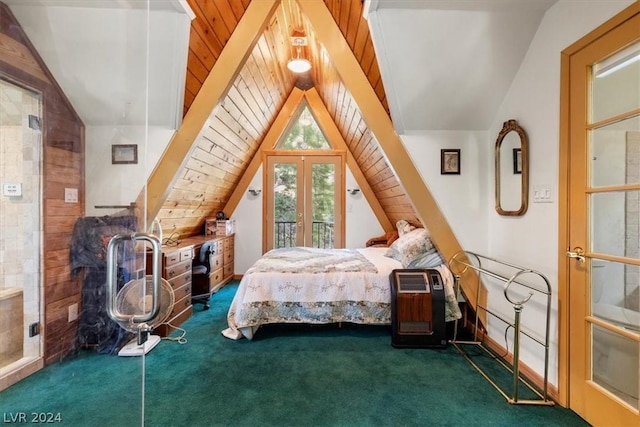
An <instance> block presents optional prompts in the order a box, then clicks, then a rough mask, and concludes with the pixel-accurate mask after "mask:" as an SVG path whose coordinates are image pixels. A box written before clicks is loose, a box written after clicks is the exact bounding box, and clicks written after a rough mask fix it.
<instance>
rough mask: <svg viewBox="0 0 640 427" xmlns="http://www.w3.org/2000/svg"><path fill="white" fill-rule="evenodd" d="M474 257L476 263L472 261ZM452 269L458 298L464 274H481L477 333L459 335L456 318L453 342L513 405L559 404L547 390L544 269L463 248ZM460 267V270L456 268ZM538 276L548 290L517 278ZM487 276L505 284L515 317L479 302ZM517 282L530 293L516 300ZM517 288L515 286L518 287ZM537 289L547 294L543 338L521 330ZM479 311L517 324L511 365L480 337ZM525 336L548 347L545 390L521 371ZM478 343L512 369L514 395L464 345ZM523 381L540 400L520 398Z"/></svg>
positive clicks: (476, 307)
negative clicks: (470, 336) (490, 265)
mask: <svg viewBox="0 0 640 427" xmlns="http://www.w3.org/2000/svg"><path fill="white" fill-rule="evenodd" d="M471 260H474V261H475V262H471ZM482 260H486V261H489V262H492V263H495V265H496V266H502V267H501V268H500V269H501V270H505V271H507V272H508V273H509V274H504V273H502V272H501V273H498V272H496V271H492V270H488V269H486V268H483V267H482ZM449 268H450V270H451V272H452V273H453V275H454V277H455V289H456V294H457V296H458V298H459V297H460V292H461V291H460V278H461V277H462V275H463V274H465V273H466V272H467V271H468V270H469V269H472V270H475V271H476V272H477V273H478V281H477V290H476V301H475V305H474V307H473V308H474V311H475V314H476V315H475V327H474V335H473V340H472V341H461V340H458V339H457V338H458V337H457V331H458V325H457V322H458V321H457V320H456V325H455V328H454V335H453V340H452V341H450V342H451V344H452V345H453V346H454V347H455V348H456V349H457V350H458V351H459V352H460V353H461V354H462V355H463V356H464V357H465V359H467V361H468V362H469V363H470V364H471V365H472V366H473V367H474V368H475V369H476V370H477V371H478V372H479V373H480V374H481V375H482V376H483V377H484V378H485V379H486V380H487V381H489V383H491V385H493V387H494V388H495V389H496V390H498V392H500V394H501V395H502V396H503V397H504V398H505V399H506V400H507V402H509V403H511V404H525V405H526V404H528V405H548V406H552V405H554V404H555V402H553V401H552V400H551V399H550V398H549V396H548V393H547V387H548V371H549V319H550V315H551V285H550V284H549V280H547V278H546V277H545V276H544V275H543V274H542V273H540V272H537V271H534V270H531V269H528V268H524V267H520V266H518V265H514V264H511V263H508V262H505V261H500V260H497V259H495V258H490V257H487V256H484V255H480V254H477V253H474V252H469V251H460V252H458V253H456V254H455V255H454V256H453V257H452V258H451V260H450V261H449ZM457 268H459V270H456V269H457ZM527 274H530V275H534V276H536V277H537V279H536V280H538V281H539V280H540V279H542V282H543V283H544V289H541V288H540V287H536V286H533V285H530V284H526V283H523V282H522V281H521V279H520V280H516V279H519V278H522V276H524V275H527ZM483 275H486V276H488V277H491V278H493V279H497V280H499V281H501V282H503V283H504V287H503V292H504V297H505V298H506V299H507V301H508V302H509V303H510V304H511V305H512V306H513V311H514V316H513V319H512V320H508V319H505V318H504V317H503V316H501V315H499V314H497V313H495V312H493V311H491V310H490V309H489V308H487V307H484V306H481V305H480V304H479V294H480V292H479V291H480V284H481V283H482V277H483ZM514 284H515V285H517V286H520V287H524V288H526V289H528V295H527V296H526V297H525V298H523V299H521V300H514V299H513V298H512V296H510V295H509V289H510V287H511V286H512V285H514ZM514 289H515V288H514ZM534 292H538V293H541V294H543V295H546V324H545V334H544V338H543V339H542V340H540V339H538V338H536V337H534V336H532V335H531V334H529V333H528V332H527V331H524V330H522V329H521V325H520V321H521V319H520V318H521V313H522V310H523V308H524V305H525V304H526V303H527V302H528V301H529V300H530V299H531V297H532V296H533V295H534ZM479 311H483V312H485V313H487V314H488V315H491V316H493V317H495V318H497V319H499V320H500V321H502V322H504V323H505V324H507V325H508V326H507V329H508V327H513V330H514V332H513V343H514V349H513V361H512V363H511V364H509V363H508V362H507V361H505V360H504V358H503V357H497V356H496V354H495V352H492V351H491V350H489V349H488V348H487V347H486V346H485V345H484V342H483V341H481V340H479V339H478V318H479V317H480V316H479V315H478V313H479ZM521 334H522V335H524V336H527V337H528V338H530V339H531V340H533V341H534V342H536V343H537V344H540V345H541V346H542V347H543V348H544V379H543V385H542V391H540V390H539V389H538V388H536V387H535V386H533V385H532V384H531V383H530V382H529V380H527V379H526V378H524V377H523V376H522V375H521V374H520V367H519V363H520V360H519V357H520V336H521ZM465 344H466V345H474V346H478V347H479V348H481V349H482V350H483V351H484V352H486V353H487V354H489V355H490V356H491V357H492V358H493V359H495V360H496V361H497V362H498V363H499V364H500V365H501V366H502V367H503V368H505V369H506V370H508V371H510V372H511V373H512V374H513V388H512V390H511V394H508V393H507V392H506V391H505V390H503V389H502V388H501V387H500V386H499V385H498V384H497V383H496V382H495V381H494V380H493V379H492V378H490V376H489V375H488V374H487V373H485V372H484V371H483V370H482V368H480V367H479V366H478V365H477V364H476V363H475V362H474V361H473V360H472V359H471V357H469V354H468V353H467V352H466V351H465V350H464V349H463V348H462V345H465ZM520 383H522V384H524V385H525V386H526V387H527V388H529V389H530V390H531V391H532V392H533V393H534V394H535V395H536V396H538V397H539V399H520V398H519V396H518V394H519V386H520Z"/></svg>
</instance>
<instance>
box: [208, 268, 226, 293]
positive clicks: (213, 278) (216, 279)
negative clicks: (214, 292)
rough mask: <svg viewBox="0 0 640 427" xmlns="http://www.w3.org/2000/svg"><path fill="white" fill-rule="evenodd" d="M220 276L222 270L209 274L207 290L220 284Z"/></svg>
mask: <svg viewBox="0 0 640 427" xmlns="http://www.w3.org/2000/svg"><path fill="white" fill-rule="evenodd" d="M222 274H223V270H222V268H219V269H217V270H213V271H212V272H211V274H210V275H209V290H211V289H213V288H215V287H216V286H218V285H219V284H220V282H222V278H223V276H222Z"/></svg>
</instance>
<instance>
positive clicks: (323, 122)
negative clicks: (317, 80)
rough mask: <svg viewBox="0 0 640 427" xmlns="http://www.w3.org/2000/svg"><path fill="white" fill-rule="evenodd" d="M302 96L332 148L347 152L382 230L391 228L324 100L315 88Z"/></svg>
mask: <svg viewBox="0 0 640 427" xmlns="http://www.w3.org/2000/svg"><path fill="white" fill-rule="evenodd" d="M304 96H305V99H306V100H307V104H308V105H309V109H310V110H311V111H312V112H313V115H314V116H315V117H316V120H317V122H318V125H319V126H320V128H321V129H322V131H323V132H324V133H325V135H326V136H327V139H328V140H329V141H331V142H332V145H333V146H334V148H336V149H338V150H343V151H345V152H346V153H347V165H348V166H349V170H350V171H351V174H352V175H353V177H354V178H355V179H356V182H357V183H358V186H359V187H360V190H362V194H363V195H364V197H365V198H366V199H367V202H368V203H369V206H371V209H372V210H373V213H374V215H375V216H376V218H377V219H378V222H379V223H380V225H381V226H382V228H383V229H384V230H393V229H394V228H395V227H394V225H393V224H392V223H391V221H390V220H389V217H387V214H386V213H385V212H384V209H383V208H382V205H381V204H380V202H379V201H378V198H377V197H376V195H375V193H374V192H373V190H372V189H371V186H370V185H369V182H368V181H367V178H366V177H365V176H364V174H363V173H362V170H360V166H358V162H356V159H355V157H353V154H352V153H351V150H349V147H348V146H347V143H346V142H345V140H344V138H343V137H342V135H341V134H340V131H339V130H338V126H336V124H335V122H334V121H333V119H332V118H331V115H330V114H329V111H327V107H326V106H325V105H324V102H322V99H321V98H320V95H319V94H318V91H317V90H316V89H315V88H312V89H309V90H308V91H306V92H305V93H304Z"/></svg>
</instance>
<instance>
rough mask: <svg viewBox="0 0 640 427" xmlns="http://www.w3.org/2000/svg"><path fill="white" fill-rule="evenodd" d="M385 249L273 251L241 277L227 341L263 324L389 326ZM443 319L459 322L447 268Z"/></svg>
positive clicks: (389, 265)
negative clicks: (445, 304)
mask: <svg viewBox="0 0 640 427" xmlns="http://www.w3.org/2000/svg"><path fill="white" fill-rule="evenodd" d="M386 250H387V248H364V249H317V248H304V247H295V248H282V249H273V250H271V251H269V252H267V253H266V254H264V255H263V256H262V258H260V259H259V260H258V261H256V263H255V264H254V265H253V266H252V267H251V268H250V269H249V270H247V272H246V273H245V275H244V276H243V278H242V280H241V281H240V285H239V287H238V290H237V292H236V295H235V297H234V298H233V301H232V302H231V307H230V308H229V312H228V315H227V321H228V324H229V327H228V328H227V329H225V330H224V331H222V334H223V335H224V336H226V337H227V338H231V339H240V338H242V337H245V338H248V339H252V338H253V335H254V334H255V332H256V331H257V330H258V328H259V327H260V325H264V324H268V323H308V324H326V323H340V322H350V323H358V324H370V325H371V324H373V325H387V324H390V323H391V292H390V285H389V275H390V274H391V271H393V270H394V269H397V268H402V264H400V262H398V261H396V260H394V259H392V258H389V257H385V256H384V254H385V252H386ZM436 268H437V269H438V271H440V274H441V275H442V277H443V279H444V282H445V289H446V297H447V298H446V299H447V311H446V312H447V315H446V316H447V320H454V319H457V318H460V311H459V309H458V304H457V303H456V301H455V296H454V292H453V277H452V275H451V272H450V271H449V269H448V268H447V267H446V266H444V265H442V266H439V267H436Z"/></svg>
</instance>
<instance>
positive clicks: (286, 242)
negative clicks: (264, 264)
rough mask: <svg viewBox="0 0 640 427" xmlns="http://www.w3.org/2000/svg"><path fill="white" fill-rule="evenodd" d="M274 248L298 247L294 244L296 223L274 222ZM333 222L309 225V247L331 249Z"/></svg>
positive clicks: (316, 222)
mask: <svg viewBox="0 0 640 427" xmlns="http://www.w3.org/2000/svg"><path fill="white" fill-rule="evenodd" d="M275 225H276V226H275V230H274V231H275V233H274V234H275V242H274V247H275V248H290V247H293V246H298V245H297V242H296V231H297V229H296V222H295V221H276V224H275ZM333 231H334V230H333V222H324V221H313V223H312V224H311V245H307V246H311V247H314V248H333V241H334V238H333V237H334V234H333Z"/></svg>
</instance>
